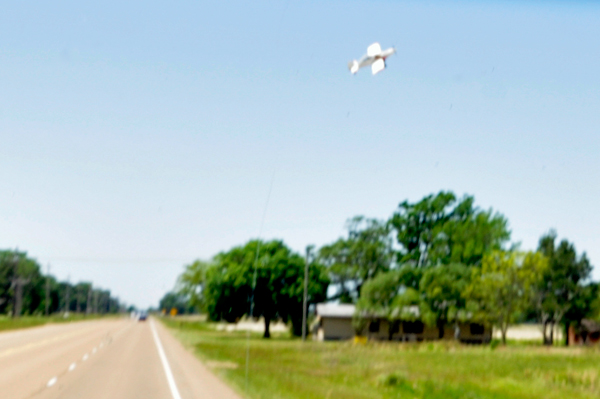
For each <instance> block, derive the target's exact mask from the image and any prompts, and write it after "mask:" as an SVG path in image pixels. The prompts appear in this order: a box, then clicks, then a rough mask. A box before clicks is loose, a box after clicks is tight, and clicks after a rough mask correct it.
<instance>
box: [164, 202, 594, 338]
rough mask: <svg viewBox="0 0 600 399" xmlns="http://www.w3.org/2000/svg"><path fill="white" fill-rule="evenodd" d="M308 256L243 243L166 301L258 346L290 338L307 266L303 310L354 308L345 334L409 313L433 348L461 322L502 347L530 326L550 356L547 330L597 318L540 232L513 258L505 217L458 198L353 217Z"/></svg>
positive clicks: (574, 256) (573, 256) (587, 286)
mask: <svg viewBox="0 0 600 399" xmlns="http://www.w3.org/2000/svg"><path fill="white" fill-rule="evenodd" d="M310 249H312V248H309V249H307V254H306V256H304V257H303V256H302V255H300V254H298V253H295V252H294V251H292V250H291V249H290V248H288V247H287V246H286V245H285V244H284V242H283V241H279V240H272V241H267V242H264V241H260V240H252V241H250V242H248V243H246V244H245V245H241V246H236V247H234V248H232V249H230V250H228V251H224V252H220V253H219V254H217V255H216V256H214V257H213V258H212V259H211V260H209V261H206V262H205V261H200V260H197V261H195V262H193V263H192V264H189V265H187V266H185V270H184V272H183V274H182V275H181V276H180V277H179V280H178V283H177V287H176V289H175V291H174V292H171V293H169V294H168V295H169V296H170V297H169V298H170V300H175V301H179V303H180V304H182V306H183V304H185V305H186V306H187V307H188V310H189V308H190V307H191V308H195V309H198V310H200V311H203V312H206V313H207V315H208V316H209V317H210V318H211V319H212V320H226V321H229V322H234V321H236V320H238V319H240V318H241V317H243V316H251V317H263V318H264V320H265V337H268V336H269V324H270V322H271V321H272V320H276V319H280V320H283V321H284V322H288V323H289V324H290V326H291V329H292V332H293V333H294V334H296V335H299V334H301V331H302V327H301V318H302V295H303V284H304V265H305V264H306V262H309V279H308V306H310V305H312V304H315V303H318V302H324V301H339V302H341V303H354V304H356V309H357V313H356V316H355V324H356V327H357V330H360V328H361V325H363V324H364V322H365V320H366V318H367V317H368V316H369V315H370V316H372V315H377V316H378V317H382V318H386V319H387V320H388V321H389V322H390V324H393V323H399V322H400V320H410V319H414V318H415V317H417V316H416V315H415V312H414V311H412V309H415V307H418V309H419V312H418V317H419V319H420V320H421V321H423V322H425V323H427V324H430V325H436V326H437V327H438V328H439V331H440V336H442V335H443V331H444V326H446V325H448V324H452V323H458V322H460V321H466V320H470V321H474V322H480V323H486V324H488V325H493V326H494V327H495V328H498V329H499V330H500V331H501V334H502V340H503V342H505V340H506V330H507V328H508V326H509V325H510V324H512V323H516V322H522V321H538V322H539V323H541V325H542V326H543V336H544V343H545V344H548V345H551V344H553V342H554V336H553V332H554V330H555V328H554V327H555V326H557V325H561V326H563V327H564V328H565V332H566V331H567V330H568V328H569V327H571V326H573V327H574V328H575V329H577V328H579V327H580V325H581V320H582V319H584V318H596V317H597V316H598V314H599V312H598V310H599V308H600V302H599V300H598V296H599V295H598V294H599V292H598V283H596V282H593V281H591V272H592V265H591V264H590V262H589V260H588V259H587V256H586V254H585V253H582V254H578V253H577V251H576V249H575V246H574V244H573V243H570V242H569V241H568V240H566V239H562V240H558V236H557V234H556V232H554V231H552V230H551V231H549V232H547V233H546V234H543V235H542V237H541V238H540V240H539V245H538V248H537V249H536V250H534V251H525V250H521V249H520V248H519V245H517V244H514V243H511V241H510V230H509V227H508V220H507V219H506V217H505V216H503V215H502V214H500V213H498V212H494V211H493V210H491V209H490V210H484V209H481V208H479V207H477V206H476V205H475V200H474V197H473V196H470V195H465V196H463V197H461V198H458V197H457V196H456V195H455V194H454V193H452V192H450V191H441V192H439V193H437V194H431V195H428V196H426V197H424V198H422V199H421V200H419V201H417V202H410V201H408V200H406V201H403V202H401V203H400V204H399V205H398V207H397V208H396V210H395V211H394V212H393V213H392V215H391V216H390V218H389V219H387V220H378V219H372V218H365V217H363V216H357V217H354V218H352V219H350V220H349V221H348V222H347V234H346V236H345V237H341V238H339V239H338V240H336V241H334V242H332V243H330V244H327V245H324V246H322V247H321V248H319V249H318V250H316V251H310ZM165 298H166V297H165ZM163 299H164V298H163ZM164 304H165V303H162V305H164ZM565 338H566V339H567V342H566V343H567V344H568V334H565Z"/></svg>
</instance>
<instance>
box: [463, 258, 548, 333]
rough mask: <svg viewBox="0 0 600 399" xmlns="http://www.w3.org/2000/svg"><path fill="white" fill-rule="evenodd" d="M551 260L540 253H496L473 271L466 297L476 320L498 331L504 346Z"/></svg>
mask: <svg viewBox="0 0 600 399" xmlns="http://www.w3.org/2000/svg"><path fill="white" fill-rule="evenodd" d="M547 267H548V260H547V259H546V257H545V256H544V255H542V254H541V253H539V252H504V251H495V252H493V253H490V254H488V255H485V256H484V257H483V260H482V263H481V268H472V269H471V272H472V277H471V283H470V284H469V286H468V287H467V289H466V290H465V298H466V299H467V300H469V301H470V304H471V305H473V306H472V307H471V309H472V310H473V311H474V314H475V317H476V318H477V319H479V320H481V321H484V322H489V323H491V324H493V325H494V326H495V327H497V328H499V329H500V331H501V333H502V343H503V344H506V330H507V329H508V326H509V325H510V324H512V323H513V322H514V321H515V320H516V319H517V317H518V316H519V315H520V314H522V313H524V312H525V311H526V309H527V307H528V306H529V304H530V303H531V300H532V297H533V295H534V294H535V288H536V287H537V286H538V284H539V282H540V279H541V276H542V275H543V274H544V273H545V270H546V268H547Z"/></svg>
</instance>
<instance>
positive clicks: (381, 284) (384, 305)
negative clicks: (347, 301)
mask: <svg viewBox="0 0 600 399" xmlns="http://www.w3.org/2000/svg"><path fill="white" fill-rule="evenodd" d="M407 277H408V278H409V279H410V280H408V281H411V280H412V278H413V276H411V275H408V274H406V273H405V270H402V269H400V270H391V271H388V272H384V273H380V274H378V275H377V276H375V277H373V278H372V279H369V280H368V281H367V282H365V284H364V285H363V287H362V290H361V293H360V298H359V299H358V301H357V303H356V314H355V316H354V318H355V320H354V324H355V325H356V326H358V328H357V329H362V327H364V324H365V323H363V322H362V320H361V319H364V320H366V319H369V318H370V317H381V318H383V319H386V320H387V321H388V324H389V325H390V326H393V325H394V324H395V323H398V322H399V321H400V320H413V319H415V317H416V316H417V314H415V312H414V311H413V310H414V308H415V306H418V305H419V304H420V298H419V293H418V292H417V290H415V289H414V288H412V287H410V286H409V285H407ZM393 331H394V328H390V329H389V337H388V338H389V339H390V340H391V339H392V333H393Z"/></svg>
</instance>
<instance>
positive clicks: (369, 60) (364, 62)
mask: <svg viewBox="0 0 600 399" xmlns="http://www.w3.org/2000/svg"><path fill="white" fill-rule="evenodd" d="M395 52H396V50H395V49H394V48H391V47H390V48H389V49H387V50H383V51H382V52H381V53H380V54H378V55H374V56H370V55H367V54H365V55H363V56H362V58H361V59H360V60H358V67H359V68H364V67H367V66H369V65H372V64H373V63H374V62H375V61H377V60H384V61H385V59H386V58H387V57H389V56H390V55H392V54H394V53H395Z"/></svg>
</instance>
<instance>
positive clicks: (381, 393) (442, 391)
mask: <svg viewBox="0 0 600 399" xmlns="http://www.w3.org/2000/svg"><path fill="white" fill-rule="evenodd" d="M162 320H163V322H164V323H165V324H166V325H167V326H168V327H170V328H171V330H172V331H173V332H174V334H175V335H176V337H178V338H179V339H180V340H181V342H182V343H183V344H184V345H186V346H188V347H190V348H193V350H194V351H195V353H196V355H197V356H199V357H200V358H201V359H202V360H203V361H204V362H205V364H206V365H207V366H208V367H209V368H211V369H212V370H213V371H214V372H215V373H216V374H217V375H219V376H221V378H223V379H224V380H226V381H228V382H229V383H230V384H231V385H232V386H233V387H234V389H236V390H237V391H238V392H239V393H240V394H241V395H242V396H245V397H248V398H253V399H259V398H260V399H263V398H264V399H267V398H268V399H278V398H282V399H283V398H291V399H292V398H293V399H295V398H298V399H300V398H340V397H341V398H346V399H359V398H360V399H363V398H365V399H366V398H377V399H379V398H381V399H384V398H385V399H387V398H390V399H396V398H419V399H425V398H427V399H438V398H439V399H442V398H444V399H447V398H457V399H458V398H461V399H464V398H466V399H500V398H523V399H524V398H544V399H551V398H557V399H558V398H565V397H572V398H597V397H599V396H600V362H598V359H599V358H600V351H598V350H595V349H591V348H581V347H578V348H564V347H563V348H560V347H552V348H545V347H542V346H524V345H515V346H511V345H510V344H509V345H508V346H507V347H500V346H498V347H495V348H494V347H492V346H490V345H486V346H471V345H460V344H457V343H454V342H425V343H387V342H381V343H368V344H366V345H353V344H352V343H349V342H313V341H310V342H306V343H302V342H301V341H299V340H298V339H292V338H290V337H289V336H288V335H287V334H282V335H275V336H274V337H273V338H272V339H270V340H265V339H262V338H261V336H260V334H251V335H250V340H249V343H250V345H249V349H250V350H249V353H250V363H249V370H248V371H249V378H248V381H247V384H246V378H245V375H246V371H245V359H246V345H247V340H246V333H245V332H225V331H217V330H216V329H215V328H214V325H213V324H211V323H206V322H190V321H182V320H170V319H168V318H163V319H162Z"/></svg>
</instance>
